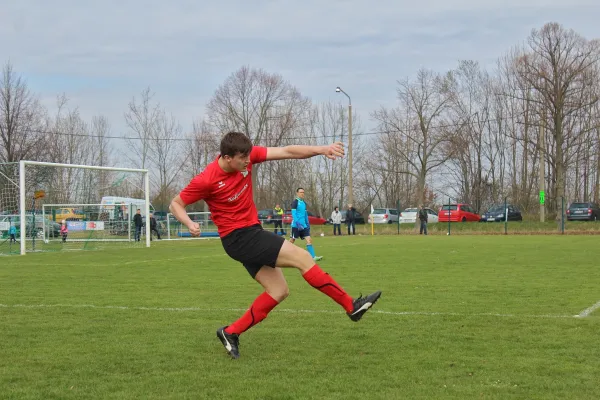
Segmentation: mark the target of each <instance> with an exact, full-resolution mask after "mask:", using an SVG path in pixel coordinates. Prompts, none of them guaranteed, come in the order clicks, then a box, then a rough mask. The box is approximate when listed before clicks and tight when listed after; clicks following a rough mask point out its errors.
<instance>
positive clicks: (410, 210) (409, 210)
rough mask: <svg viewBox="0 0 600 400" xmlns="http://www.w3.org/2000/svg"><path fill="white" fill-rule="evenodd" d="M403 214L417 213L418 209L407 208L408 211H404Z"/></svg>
mask: <svg viewBox="0 0 600 400" xmlns="http://www.w3.org/2000/svg"><path fill="white" fill-rule="evenodd" d="M402 212H403V213H411V212H417V209H416V208H407V209H406V210H404V211H402Z"/></svg>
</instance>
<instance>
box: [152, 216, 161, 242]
mask: <svg viewBox="0 0 600 400" xmlns="http://www.w3.org/2000/svg"><path fill="white" fill-rule="evenodd" d="M152 232H156V238H157V239H158V240H160V232H159V231H158V229H157V228H156V218H154V214H150V240H152Z"/></svg>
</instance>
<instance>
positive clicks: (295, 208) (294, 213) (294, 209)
mask: <svg viewBox="0 0 600 400" xmlns="http://www.w3.org/2000/svg"><path fill="white" fill-rule="evenodd" d="M297 222H298V200H294V201H293V202H292V227H293V228H296V227H297V225H296V224H297Z"/></svg>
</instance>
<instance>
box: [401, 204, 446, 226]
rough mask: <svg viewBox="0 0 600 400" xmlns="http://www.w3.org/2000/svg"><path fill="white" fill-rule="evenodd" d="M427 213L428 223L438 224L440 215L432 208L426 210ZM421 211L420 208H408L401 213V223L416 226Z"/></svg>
mask: <svg viewBox="0 0 600 400" xmlns="http://www.w3.org/2000/svg"><path fill="white" fill-rule="evenodd" d="M425 211H427V214H428V215H427V223H428V224H435V223H436V222H438V213H437V212H435V211H434V210H432V209H431V208H425ZM418 215H419V209H418V208H407V209H405V210H404V211H402V212H401V213H400V223H401V224H414V223H415V222H416V220H417V218H418Z"/></svg>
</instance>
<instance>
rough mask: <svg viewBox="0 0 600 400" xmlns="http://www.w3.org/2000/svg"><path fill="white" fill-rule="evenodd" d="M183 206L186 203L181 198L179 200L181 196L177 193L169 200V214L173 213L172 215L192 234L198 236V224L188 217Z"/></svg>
mask: <svg viewBox="0 0 600 400" xmlns="http://www.w3.org/2000/svg"><path fill="white" fill-rule="evenodd" d="M185 207H186V204H185V203H184V201H183V200H181V197H179V195H177V196H175V198H174V199H173V200H172V201H171V204H170V205H169V211H171V214H173V216H174V217H175V218H177V220H178V221H179V222H181V223H182V224H183V225H185V226H187V228H188V230H189V231H190V234H191V235H192V236H200V224H198V223H197V222H194V221H192V220H191V219H190V217H189V215H188V214H187V212H186V211H185Z"/></svg>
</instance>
